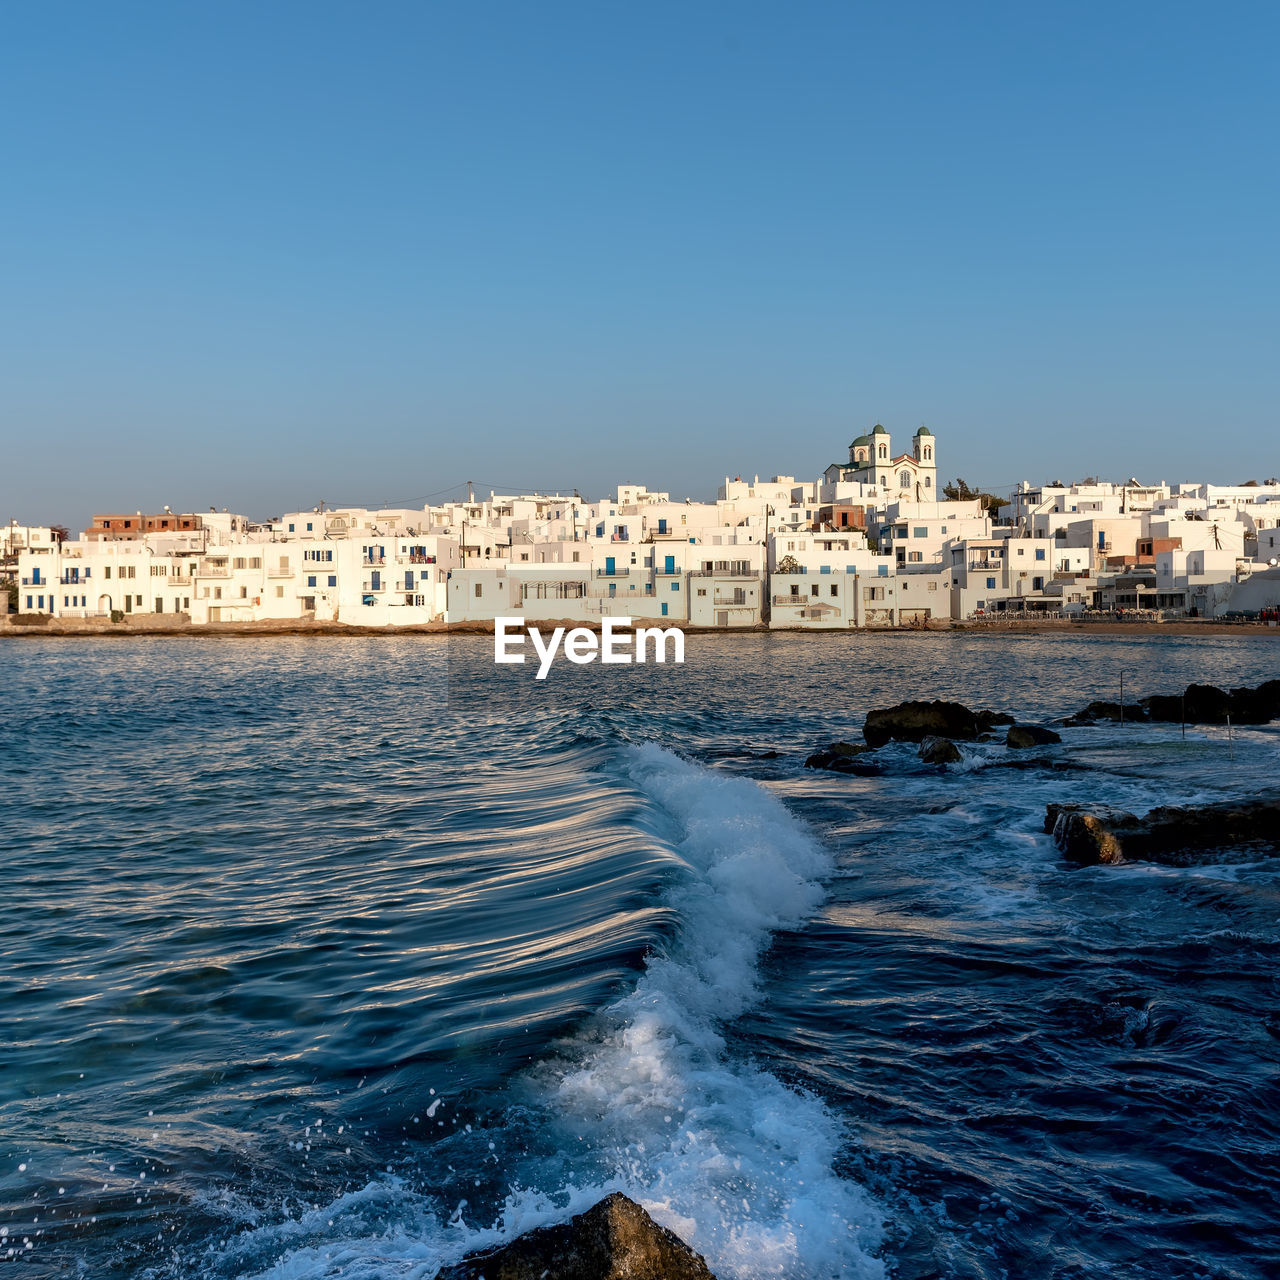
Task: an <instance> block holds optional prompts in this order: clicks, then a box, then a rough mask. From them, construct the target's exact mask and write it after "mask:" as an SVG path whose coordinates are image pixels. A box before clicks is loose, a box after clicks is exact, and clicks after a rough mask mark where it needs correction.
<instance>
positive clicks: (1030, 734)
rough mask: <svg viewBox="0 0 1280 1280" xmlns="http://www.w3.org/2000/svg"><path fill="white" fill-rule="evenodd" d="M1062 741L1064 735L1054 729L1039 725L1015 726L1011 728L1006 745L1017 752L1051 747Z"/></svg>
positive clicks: (1005, 741)
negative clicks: (1030, 748)
mask: <svg viewBox="0 0 1280 1280" xmlns="http://www.w3.org/2000/svg"><path fill="white" fill-rule="evenodd" d="M1061 741H1062V735H1061V734H1058V733H1054V731H1053V730H1052V729H1043V728H1041V727H1040V725H1038V724H1015V725H1010V726H1009V733H1008V736H1007V737H1006V738H1005V740H1004V744H1005V746H1006V747H1012V748H1013V749H1014V750H1015V751H1025V750H1027V748H1029V747H1049V746H1052V745H1053V744H1054V743H1055V742H1061Z"/></svg>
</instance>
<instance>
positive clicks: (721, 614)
mask: <svg viewBox="0 0 1280 1280" xmlns="http://www.w3.org/2000/svg"><path fill="white" fill-rule="evenodd" d="M728 625H729V611H728V610H727V609H718V610H717V611H716V626H717V627H727V626H728Z"/></svg>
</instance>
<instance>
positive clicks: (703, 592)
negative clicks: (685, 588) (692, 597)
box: [698, 587, 707, 596]
mask: <svg viewBox="0 0 1280 1280" xmlns="http://www.w3.org/2000/svg"><path fill="white" fill-rule="evenodd" d="M698 594H699V595H700V596H705V595H706V594H707V589H706V587H699V588H698Z"/></svg>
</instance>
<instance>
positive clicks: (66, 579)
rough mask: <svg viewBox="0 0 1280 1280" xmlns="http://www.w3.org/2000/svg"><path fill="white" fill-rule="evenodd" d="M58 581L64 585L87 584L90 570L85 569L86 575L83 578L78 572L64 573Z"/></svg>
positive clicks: (79, 585)
mask: <svg viewBox="0 0 1280 1280" xmlns="http://www.w3.org/2000/svg"><path fill="white" fill-rule="evenodd" d="M58 582H59V583H60V584H61V585H62V586H64V587H83V586H87V585H88V583H89V572H88V570H85V575H84V577H83V578H81V577H80V576H79V575H77V574H70V573H64V574H63V575H62V577H60V578H59V579H58Z"/></svg>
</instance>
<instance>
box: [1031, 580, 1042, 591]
mask: <svg viewBox="0 0 1280 1280" xmlns="http://www.w3.org/2000/svg"><path fill="white" fill-rule="evenodd" d="M1031 589H1032V590H1033V591H1043V590H1044V579H1043V578H1032V579H1031Z"/></svg>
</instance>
